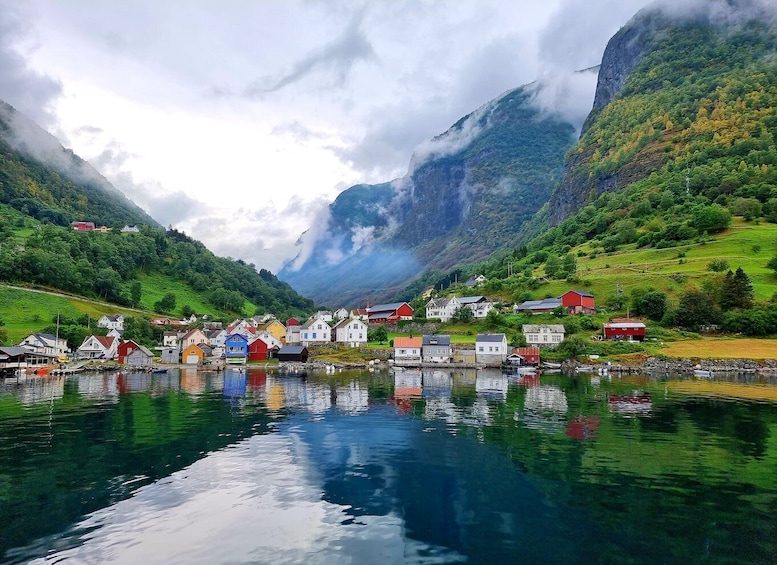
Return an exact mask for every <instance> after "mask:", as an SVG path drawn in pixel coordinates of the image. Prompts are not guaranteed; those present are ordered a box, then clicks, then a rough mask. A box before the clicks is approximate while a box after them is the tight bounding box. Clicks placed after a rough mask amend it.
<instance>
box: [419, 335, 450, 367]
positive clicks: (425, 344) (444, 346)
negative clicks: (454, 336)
mask: <svg viewBox="0 0 777 565" xmlns="http://www.w3.org/2000/svg"><path fill="white" fill-rule="evenodd" d="M421 343H422V345H421V355H422V357H423V361H424V363H450V361H451V336H449V335H425V336H424V337H423V338H422V342H421Z"/></svg>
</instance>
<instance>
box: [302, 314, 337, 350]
mask: <svg viewBox="0 0 777 565" xmlns="http://www.w3.org/2000/svg"><path fill="white" fill-rule="evenodd" d="M330 341H332V328H330V327H329V324H327V323H326V320H324V319H323V318H322V317H321V316H320V315H315V316H312V317H311V318H310V319H309V320H308V321H307V322H305V323H304V324H302V325H301V326H300V343H301V344H302V345H309V344H311V343H326V342H330Z"/></svg>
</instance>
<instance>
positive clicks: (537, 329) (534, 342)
mask: <svg viewBox="0 0 777 565" xmlns="http://www.w3.org/2000/svg"><path fill="white" fill-rule="evenodd" d="M522 331H523V335H525V336H526V343H528V344H529V345H530V346H534V347H556V346H557V345H558V344H559V343H561V342H562V341H564V333H565V331H564V326H562V325H561V324H524V325H523V327H522Z"/></svg>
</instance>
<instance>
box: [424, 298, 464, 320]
mask: <svg viewBox="0 0 777 565" xmlns="http://www.w3.org/2000/svg"><path fill="white" fill-rule="evenodd" d="M459 308H461V302H459V300H458V298H456V297H455V296H449V297H446V298H432V299H431V300H430V301H429V302H427V303H426V317H427V318H439V319H440V320H441V321H443V322H448V321H450V319H451V318H452V317H453V314H455V313H456V310H458V309H459Z"/></svg>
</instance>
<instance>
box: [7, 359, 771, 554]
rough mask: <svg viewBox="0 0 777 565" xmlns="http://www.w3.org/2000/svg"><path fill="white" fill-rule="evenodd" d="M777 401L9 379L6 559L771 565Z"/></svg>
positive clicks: (316, 383) (715, 389) (690, 392)
mask: <svg viewBox="0 0 777 565" xmlns="http://www.w3.org/2000/svg"><path fill="white" fill-rule="evenodd" d="M748 379H749V380H748ZM776 393H777V386H775V385H774V384H773V383H771V382H770V381H768V380H766V379H753V378H752V376H750V377H746V378H744V379H740V378H739V377H733V376H732V377H731V379H730V380H723V379H721V378H719V377H717V376H716V378H715V379H712V380H710V379H705V380H704V381H703V382H701V381H697V380H695V379H667V378H664V377H662V378H661V379H658V378H648V377H644V376H634V377H625V378H619V377H617V376H613V377H610V378H605V377H602V376H599V375H590V376H575V377H566V376H563V375H558V374H555V375H539V374H521V375H517V374H502V373H501V372H498V371H443V370H423V371H419V370H408V369H403V370H396V371H393V372H391V373H381V372H375V373H368V372H354V373H337V374H329V373H325V374H316V373H297V374H284V373H281V372H278V371H277V370H264V369H249V370H247V371H238V370H235V369H229V370H227V371H225V372H223V373H215V372H202V371H196V370H194V369H185V370H182V371H173V370H171V371H169V372H168V373H167V374H162V375H159V374H148V373H132V372H123V373H104V374H96V375H86V374H83V375H78V376H72V377H67V378H65V377H53V378H52V377H50V378H42V377H34V378H28V379H25V380H19V381H15V382H12V381H8V382H3V383H0V515H2V516H3V518H4V521H3V523H1V524H0V544H1V545H0V549H1V550H2V554H3V555H4V558H3V560H4V561H8V562H23V561H24V562H26V561H29V560H33V559H35V558H41V559H42V558H43V557H44V556H46V555H48V558H47V559H49V560H54V561H56V560H59V559H64V558H73V559H74V560H75V561H77V562H83V561H87V562H89V561H91V562H102V561H106V560H114V561H118V562H127V563H135V562H137V561H139V560H143V559H146V560H149V561H151V562H159V561H160V560H161V561H176V562H186V563H196V562H208V563H219V562H240V561H243V562H273V563H275V562H279V563H283V562H301V561H304V562H332V560H336V561H338V562H343V561H351V562H376V561H377V562H387V563H393V562H396V563H403V562H408V561H411V562H416V561H418V562H452V561H457V560H467V561H470V562H526V563H536V562H543V563H570V562H573V563H574V562H580V563H588V562H598V561H602V560H605V561H607V560H609V561H616V562H620V561H626V560H629V561H634V562H644V563H653V562H678V563H679V562H692V561H696V560H698V556H700V555H704V556H705V560H707V561H710V562H725V561H732V562H737V561H739V562H773V561H774V557H775V556H777V542H775V541H774V539H773V536H771V535H770V534H771V532H772V531H773V528H774V519H773V513H774V510H775V509H777V477H775V475H774V472H773V470H774V468H775V466H776V465H777V440H775V437H776V436H775V434H774V433H772V432H773V431H775V430H777V394H776ZM773 399H774V400H773ZM85 461H88V462H89V465H84V464H83V463H84V462H85ZM699 508H703V510H704V511H703V512H700V511H699ZM610 524H618V528H617V534H614V533H613V530H612V528H611V527H610V526H609V525H610ZM302 525H304V527H302ZM246 528H249V529H248V531H250V535H246V531H247V530H246ZM570 532H574V533H575V535H574V536H571V535H570Z"/></svg>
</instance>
